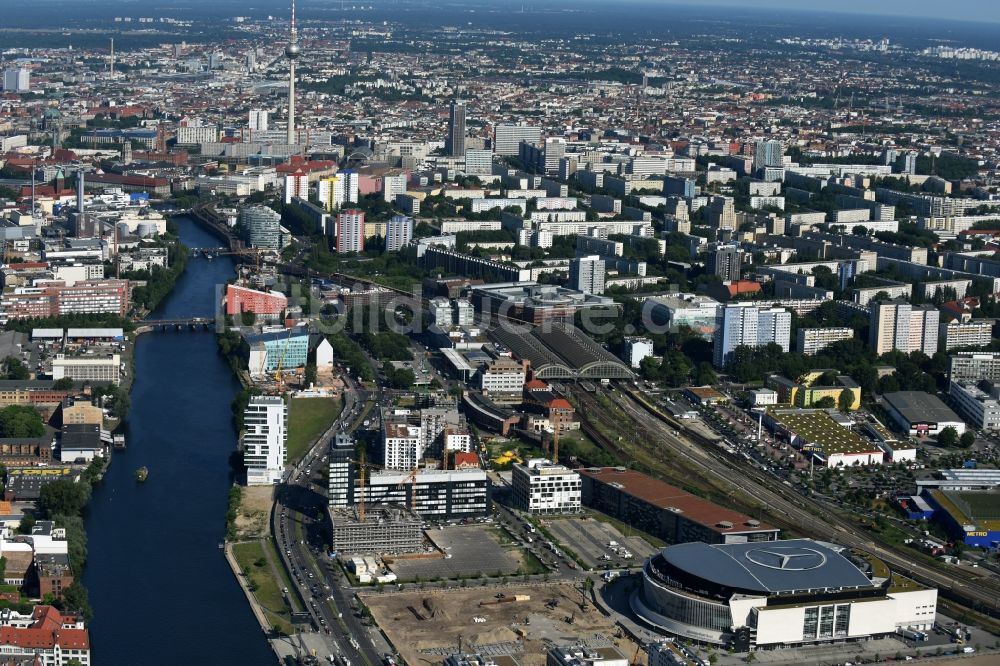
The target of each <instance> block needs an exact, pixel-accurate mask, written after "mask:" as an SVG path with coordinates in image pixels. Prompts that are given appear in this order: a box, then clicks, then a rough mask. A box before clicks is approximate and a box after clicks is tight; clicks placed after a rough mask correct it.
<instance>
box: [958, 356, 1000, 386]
mask: <svg viewBox="0 0 1000 666" xmlns="http://www.w3.org/2000/svg"><path fill="white" fill-rule="evenodd" d="M984 379H985V380H986V381H988V382H992V383H998V382H1000V352H959V353H957V354H955V355H954V356H952V357H951V358H950V359H949V362H948V380H949V381H952V382H960V381H971V382H979V381H982V380H984Z"/></svg>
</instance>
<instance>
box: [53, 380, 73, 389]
mask: <svg viewBox="0 0 1000 666" xmlns="http://www.w3.org/2000/svg"><path fill="white" fill-rule="evenodd" d="M52 388H53V390H55V391H72V390H73V380H72V379H70V378H69V377H63V378H62V379H57V380H55V381H54V382H52Z"/></svg>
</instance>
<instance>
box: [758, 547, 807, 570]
mask: <svg viewBox="0 0 1000 666" xmlns="http://www.w3.org/2000/svg"><path fill="white" fill-rule="evenodd" d="M745 557H746V558H747V559H748V560H750V561H751V562H753V563H754V564H756V565H758V566H762V567H767V568H768V569H781V570H782V571H809V570H810V569H818V568H819V567H821V566H823V565H824V564H826V555H824V554H823V553H821V552H819V551H818V550H814V549H812V548H806V547H804V546H764V547H761V548H756V549H754V550H750V551H747V553H746V555H745Z"/></svg>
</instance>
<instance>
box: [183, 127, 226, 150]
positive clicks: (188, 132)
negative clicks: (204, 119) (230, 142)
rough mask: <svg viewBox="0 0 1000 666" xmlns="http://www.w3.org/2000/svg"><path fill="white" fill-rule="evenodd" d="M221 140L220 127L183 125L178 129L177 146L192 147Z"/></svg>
mask: <svg viewBox="0 0 1000 666" xmlns="http://www.w3.org/2000/svg"><path fill="white" fill-rule="evenodd" d="M218 140H219V127H218V125H202V124H194V125H181V126H180V127H178V128H177V145H180V146H192V145H197V144H199V143H213V142H215V141H218Z"/></svg>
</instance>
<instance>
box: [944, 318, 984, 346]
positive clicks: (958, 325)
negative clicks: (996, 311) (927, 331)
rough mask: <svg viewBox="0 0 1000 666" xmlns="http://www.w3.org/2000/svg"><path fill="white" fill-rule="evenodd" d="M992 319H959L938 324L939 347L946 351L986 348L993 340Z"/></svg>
mask: <svg viewBox="0 0 1000 666" xmlns="http://www.w3.org/2000/svg"><path fill="white" fill-rule="evenodd" d="M995 323H996V322H994V321H993V320H992V319H970V320H969V321H966V322H962V321H959V320H957V319H954V320H952V321H949V322H947V323H945V322H942V323H941V324H938V345H939V348H940V349H943V350H944V351H951V350H952V349H957V348H959V347H985V346H987V345H988V344H990V342H991V341H992V340H993V325H994V324H995Z"/></svg>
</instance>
